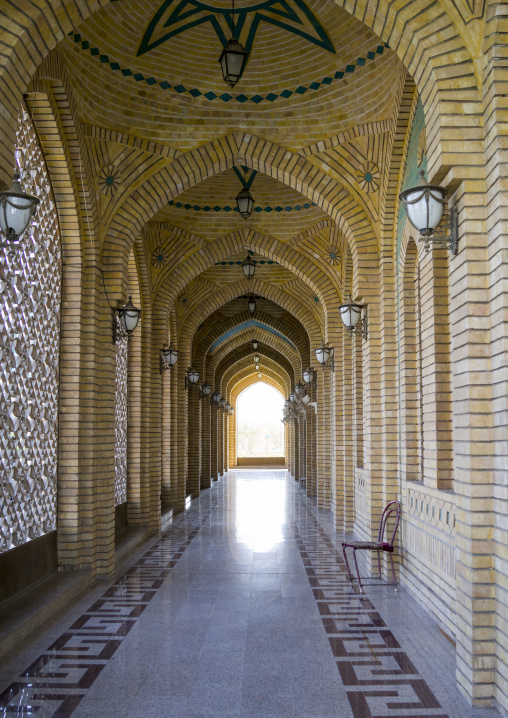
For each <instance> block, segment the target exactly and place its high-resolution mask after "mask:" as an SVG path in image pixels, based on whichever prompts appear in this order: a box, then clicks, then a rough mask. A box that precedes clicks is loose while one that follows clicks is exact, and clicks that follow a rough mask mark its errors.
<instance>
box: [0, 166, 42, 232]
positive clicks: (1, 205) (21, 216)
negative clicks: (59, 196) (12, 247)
mask: <svg viewBox="0 0 508 718" xmlns="http://www.w3.org/2000/svg"><path fill="white" fill-rule="evenodd" d="M19 178H20V175H19V173H18V171H17V170H14V181H13V183H12V184H11V186H10V188H9V189H6V190H3V191H1V192H0V230H1V231H2V234H3V235H4V237H5V239H6V240H7V241H8V243H9V244H15V243H16V242H17V241H18V239H19V238H20V237H21V235H22V234H23V232H24V231H25V229H26V228H27V227H28V223H29V222H30V220H31V218H32V216H33V214H34V212H35V210H36V209H37V205H38V204H39V202H40V199H39V198H38V197H33V196H32V195H30V194H27V193H26V192H23V189H22V188H21V185H20V183H19Z"/></svg>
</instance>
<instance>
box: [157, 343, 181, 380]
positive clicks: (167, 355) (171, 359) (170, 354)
mask: <svg viewBox="0 0 508 718" xmlns="http://www.w3.org/2000/svg"><path fill="white" fill-rule="evenodd" d="M178 354H179V351H178V349H173V347H172V346H171V344H170V345H169V347H164V349H161V353H160V373H161V374H162V373H163V372H165V371H167V370H168V369H171V367H173V366H174V365H175V364H176V362H177V361H178Z"/></svg>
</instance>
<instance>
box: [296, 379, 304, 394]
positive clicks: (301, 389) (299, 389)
mask: <svg viewBox="0 0 508 718" xmlns="http://www.w3.org/2000/svg"><path fill="white" fill-rule="evenodd" d="M295 394H296V395H297V396H303V395H304V394H305V384H302V382H301V381H299V382H298V384H297V385H296V386H295Z"/></svg>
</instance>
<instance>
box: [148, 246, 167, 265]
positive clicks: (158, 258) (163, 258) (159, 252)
mask: <svg viewBox="0 0 508 718" xmlns="http://www.w3.org/2000/svg"><path fill="white" fill-rule="evenodd" d="M167 261H168V255H167V254H166V252H165V251H164V249H163V248H162V247H156V248H155V249H154V250H153V252H152V267H156V268H157V269H159V268H160V267H163V266H164V265H165V264H166V262H167Z"/></svg>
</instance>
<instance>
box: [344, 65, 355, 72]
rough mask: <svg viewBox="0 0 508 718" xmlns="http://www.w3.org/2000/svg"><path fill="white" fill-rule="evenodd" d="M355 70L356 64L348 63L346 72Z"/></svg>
mask: <svg viewBox="0 0 508 718" xmlns="http://www.w3.org/2000/svg"><path fill="white" fill-rule="evenodd" d="M354 71H355V66H354V65H348V66H347V67H346V72H349V73H351V72H354Z"/></svg>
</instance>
